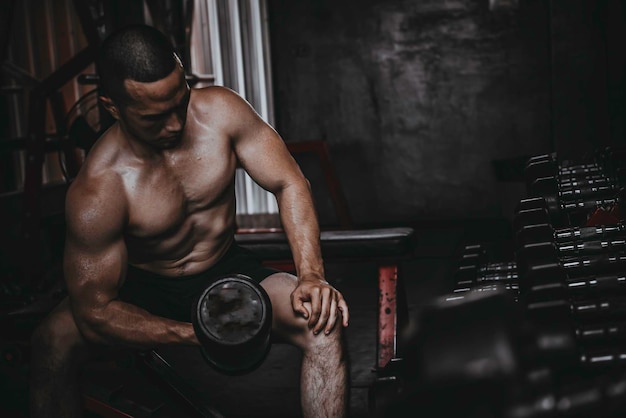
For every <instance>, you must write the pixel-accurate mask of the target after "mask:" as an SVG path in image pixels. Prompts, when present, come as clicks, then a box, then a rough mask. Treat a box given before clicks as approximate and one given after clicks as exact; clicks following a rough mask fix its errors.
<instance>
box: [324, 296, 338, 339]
mask: <svg viewBox="0 0 626 418" xmlns="http://www.w3.org/2000/svg"><path fill="white" fill-rule="evenodd" d="M336 323H337V300H336V299H335V298H334V297H333V298H332V300H331V302H330V315H329V316H328V322H327V323H326V329H325V330H324V332H325V333H326V335H328V334H330V332H331V331H332V330H333V328H335V324H336Z"/></svg>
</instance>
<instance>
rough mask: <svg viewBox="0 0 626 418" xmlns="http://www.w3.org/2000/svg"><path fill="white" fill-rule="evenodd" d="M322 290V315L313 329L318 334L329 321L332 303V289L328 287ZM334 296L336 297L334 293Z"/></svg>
mask: <svg viewBox="0 0 626 418" xmlns="http://www.w3.org/2000/svg"><path fill="white" fill-rule="evenodd" d="M322 292H323V294H322V298H321V307H320V316H319V319H318V321H317V324H316V325H315V328H314V329H313V332H314V333H316V334H317V333H319V332H320V331H322V328H324V327H325V326H326V323H327V322H328V317H329V310H330V305H331V300H330V298H331V295H330V291H328V289H326V290H324V291H322ZM332 297H334V295H332Z"/></svg>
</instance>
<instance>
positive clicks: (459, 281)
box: [450, 243, 518, 298]
mask: <svg viewBox="0 0 626 418" xmlns="http://www.w3.org/2000/svg"><path fill="white" fill-rule="evenodd" d="M457 260H458V265H457V267H456V270H455V272H454V285H453V289H452V291H451V295H450V298H455V297H463V295H464V294H466V293H467V292H490V291H498V290H507V291H510V292H511V293H512V294H513V295H516V294H517V291H518V281H517V264H516V262H515V261H514V260H512V259H511V260H507V259H503V258H502V257H498V256H496V255H494V251H493V250H492V249H491V248H490V247H489V245H487V244H484V243H473V244H468V245H465V246H463V248H462V249H461V251H460V253H459V254H458V256H457Z"/></svg>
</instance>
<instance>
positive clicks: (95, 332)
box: [75, 300, 198, 349]
mask: <svg viewBox="0 0 626 418" xmlns="http://www.w3.org/2000/svg"><path fill="white" fill-rule="evenodd" d="M75 316H76V322H77V324H78V326H79V329H80V331H81V332H82V333H83V335H84V336H85V338H87V340H89V341H91V342H93V343H97V344H104V345H109V346H116V347H122V348H134V349H150V348H154V347H156V346H158V345H165V344H186V345H193V344H198V340H197V338H196V336H195V333H194V330H193V326H192V324H191V323H187V322H179V321H175V320H172V319H168V318H163V317H159V316H155V315H152V314H150V313H149V312H147V311H145V310H143V309H141V308H139V307H137V306H135V305H131V304H128V303H125V302H121V301H118V300H114V301H111V302H109V303H108V304H107V305H106V307H103V308H101V309H94V310H92V311H90V312H80V311H79V312H78V313H76V310H75Z"/></svg>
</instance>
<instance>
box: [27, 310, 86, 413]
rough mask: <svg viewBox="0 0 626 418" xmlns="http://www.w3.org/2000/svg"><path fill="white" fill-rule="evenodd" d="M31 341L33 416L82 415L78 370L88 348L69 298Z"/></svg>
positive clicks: (44, 321)
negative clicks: (77, 324)
mask: <svg viewBox="0 0 626 418" xmlns="http://www.w3.org/2000/svg"><path fill="white" fill-rule="evenodd" d="M31 343H32V349H31V350H32V351H31V360H30V369H31V371H30V373H31V376H30V389H29V390H30V414H31V415H30V416H31V417H32V418H39V417H56V416H58V417H79V416H82V415H83V405H82V398H81V394H80V390H79V386H78V370H79V367H80V366H81V365H82V364H84V362H85V361H86V360H87V358H88V355H87V351H88V350H87V344H86V342H85V340H84V339H83V337H82V335H81V334H80V332H79V331H78V328H77V327H76V323H75V322H74V317H73V316H72V313H71V311H70V308H69V303H68V300H67V299H65V300H64V301H62V302H61V303H60V304H59V306H58V307H57V308H56V309H55V310H54V311H53V312H52V313H50V315H48V317H47V318H45V319H44V320H43V322H42V323H41V324H40V325H39V327H38V328H37V329H36V330H35V332H34V333H33V335H32V338H31Z"/></svg>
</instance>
